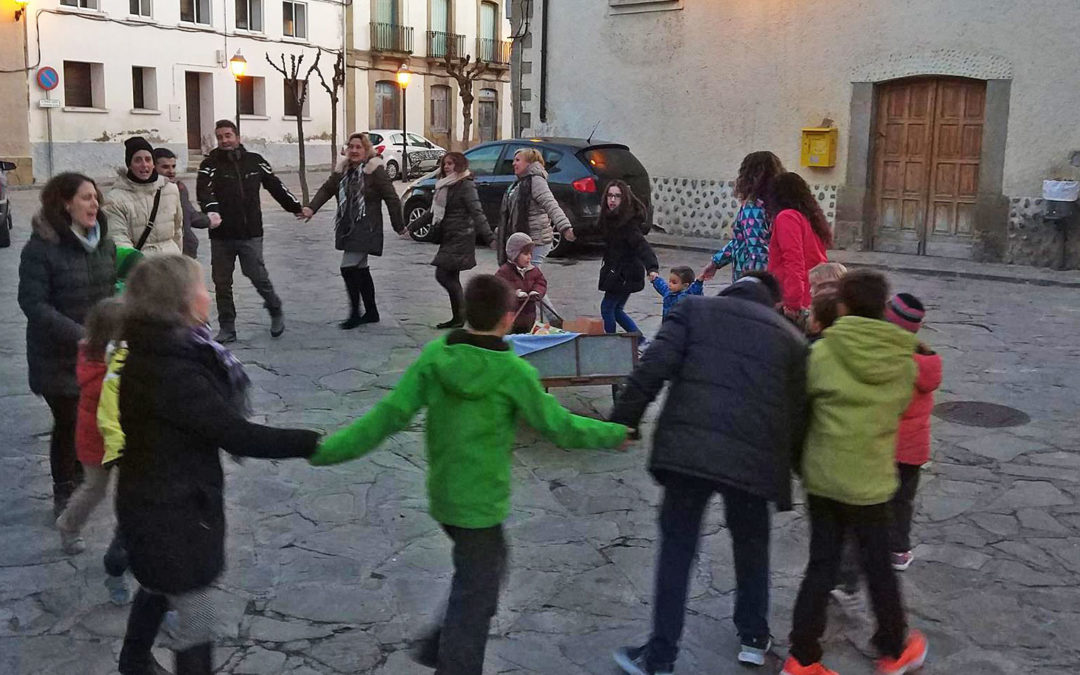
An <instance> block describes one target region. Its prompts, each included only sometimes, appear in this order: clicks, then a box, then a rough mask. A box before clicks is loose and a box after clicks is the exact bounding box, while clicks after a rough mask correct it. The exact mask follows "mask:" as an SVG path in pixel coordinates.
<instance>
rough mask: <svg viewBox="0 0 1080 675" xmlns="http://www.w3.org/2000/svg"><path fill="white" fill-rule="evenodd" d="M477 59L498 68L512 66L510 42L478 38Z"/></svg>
mask: <svg viewBox="0 0 1080 675" xmlns="http://www.w3.org/2000/svg"><path fill="white" fill-rule="evenodd" d="M476 59H477V60H478V61H487V62H488V63H491V64H493V65H497V66H508V65H510V42H509V41H508V40H490V39H488V38H476Z"/></svg>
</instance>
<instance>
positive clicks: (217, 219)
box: [207, 211, 221, 230]
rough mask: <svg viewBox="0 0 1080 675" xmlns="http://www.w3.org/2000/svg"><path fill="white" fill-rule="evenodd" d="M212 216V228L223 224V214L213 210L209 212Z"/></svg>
mask: <svg viewBox="0 0 1080 675" xmlns="http://www.w3.org/2000/svg"><path fill="white" fill-rule="evenodd" d="M207 215H208V216H209V217H210V229H211V230H213V229H214V228H216V227H219V226H220V225H221V214H220V213H218V212H216V211H211V212H210V213H208V214H207Z"/></svg>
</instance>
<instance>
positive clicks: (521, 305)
mask: <svg viewBox="0 0 1080 675" xmlns="http://www.w3.org/2000/svg"><path fill="white" fill-rule="evenodd" d="M534 246H535V244H534V243H533V240H532V237H530V236H529V235H527V234H525V233H524V232H515V233H514V234H512V235H510V237H509V238H508V239H507V240H506V262H504V263H503V264H502V266H501V267H499V269H498V270H497V271H496V272H495V276H497V277H499V278H500V279H502V280H504V281H506V283H508V284H510V286H511V288H513V289H514V295H515V303H516V304H515V307H516V310H517V315H516V318H515V319H514V326H513V328H512V329H511V331H510V332H511V333H528V332H529V331H531V330H532V327H533V323H534V322H535V321H536V306H537V305H538V304H539V303H540V302H541V301H542V300H543V299H544V296H545V295H547V279H546V278H545V277H544V273H543V272H541V271H540V268H539V267H536V266H534V265H533V264H532V254H533V247H534Z"/></svg>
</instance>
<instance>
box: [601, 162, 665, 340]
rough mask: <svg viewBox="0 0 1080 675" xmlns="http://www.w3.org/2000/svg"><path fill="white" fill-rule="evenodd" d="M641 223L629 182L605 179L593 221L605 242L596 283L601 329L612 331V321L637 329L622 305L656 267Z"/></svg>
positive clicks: (640, 209) (641, 212) (632, 330)
mask: <svg viewBox="0 0 1080 675" xmlns="http://www.w3.org/2000/svg"><path fill="white" fill-rule="evenodd" d="M645 224H646V214H645V206H644V205H643V204H642V203H641V202H640V201H639V200H638V199H637V198H636V197H634V193H633V192H632V191H631V190H630V186H629V185H627V184H626V183H624V182H623V181H621V180H613V181H611V182H610V183H608V185H607V188H605V189H604V198H603V201H602V202H601V204H600V219H599V220H598V221H597V224H596V227H597V228H598V229H599V231H600V234H601V235H602V236H603V238H604V244H605V245H606V247H605V249H604V261H603V264H602V265H601V267H600V282H599V284H598V286H599V289H600V290H601V291H603V292H604V299H603V300H602V301H601V302H600V316H601V317H603V319H604V331H605V332H608V333H614V332H615V325H616V324H618V325H619V326H622V329H623V330H625V331H626V332H627V333H639V332H640V331H639V330H638V327H637V324H636V323H634V320H633V319H631V318H630V317H629V316H628V315H627V314H626V312H625V311H624V310H623V308H624V307H626V301H627V300H629V299H630V295H631V294H632V293H637V292H638V291H640V290H642V289H643V288H645V276H646V275H647V274H648V273H650V272H655V271H657V270H659V269H660V264H659V263H658V262H657V261H656V254H655V253H653V250H652V247H651V246H649V242H648V241H646V240H645V235H644V234H643V232H644V231H645V229H646V227H645Z"/></svg>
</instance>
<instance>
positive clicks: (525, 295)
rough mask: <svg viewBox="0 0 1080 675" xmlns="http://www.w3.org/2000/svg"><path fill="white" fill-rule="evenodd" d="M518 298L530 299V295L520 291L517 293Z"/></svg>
mask: <svg viewBox="0 0 1080 675" xmlns="http://www.w3.org/2000/svg"><path fill="white" fill-rule="evenodd" d="M517 296H518V297H519V298H527V297H529V294H528V293H526V292H525V291H521V290H519V291H518V292H517Z"/></svg>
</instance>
